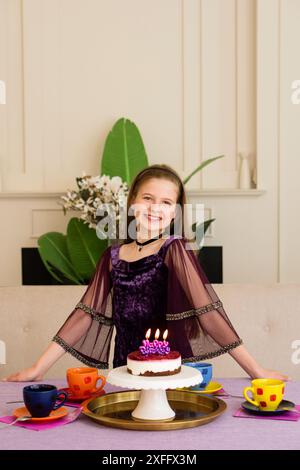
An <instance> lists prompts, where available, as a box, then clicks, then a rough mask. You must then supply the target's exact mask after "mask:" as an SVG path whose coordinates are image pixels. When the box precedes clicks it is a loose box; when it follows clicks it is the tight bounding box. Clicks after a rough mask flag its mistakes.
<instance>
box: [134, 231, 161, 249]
mask: <svg viewBox="0 0 300 470" xmlns="http://www.w3.org/2000/svg"><path fill="white" fill-rule="evenodd" d="M163 235H164V232H162V233H160V234H159V235H158V237H154V238H150V240H147V241H146V242H142V243H141V242H138V241H137V240H135V242H136V244H137V245H139V248H138V251H141V250H142V248H143V246H144V245H148V243H151V242H154V241H155V240H159V238H161V237H162V236H163Z"/></svg>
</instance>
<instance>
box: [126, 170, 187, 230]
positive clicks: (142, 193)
mask: <svg viewBox="0 0 300 470" xmlns="http://www.w3.org/2000/svg"><path fill="white" fill-rule="evenodd" d="M177 198H178V188H177V186H176V184H175V183H173V182H172V181H170V180H168V179H163V178H149V179H148V180H146V181H145V182H144V183H142V185H141V186H140V188H139V190H138V193H137V195H136V198H135V200H134V201H133V210H134V216H135V218H136V221H137V224H138V225H139V226H140V228H141V229H143V231H145V230H146V231H147V232H148V233H149V234H151V233H153V234H155V233H157V232H158V231H159V232H160V231H161V230H163V229H164V228H165V227H168V225H169V224H170V223H171V220H172V219H173V218H174V217H175V210H176V202H177Z"/></svg>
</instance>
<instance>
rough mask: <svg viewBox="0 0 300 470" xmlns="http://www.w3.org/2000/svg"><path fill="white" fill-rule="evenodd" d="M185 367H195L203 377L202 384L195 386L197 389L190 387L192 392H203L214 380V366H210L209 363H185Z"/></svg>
mask: <svg viewBox="0 0 300 470" xmlns="http://www.w3.org/2000/svg"><path fill="white" fill-rule="evenodd" d="M184 365H185V366H190V367H194V368H195V369H197V370H199V372H201V374H202V377H203V381H202V382H201V384H198V385H195V387H190V388H191V390H203V389H204V388H206V387H207V385H208V384H209V382H210V381H211V379H212V368H213V366H212V364H208V363H207V362H185V364H184Z"/></svg>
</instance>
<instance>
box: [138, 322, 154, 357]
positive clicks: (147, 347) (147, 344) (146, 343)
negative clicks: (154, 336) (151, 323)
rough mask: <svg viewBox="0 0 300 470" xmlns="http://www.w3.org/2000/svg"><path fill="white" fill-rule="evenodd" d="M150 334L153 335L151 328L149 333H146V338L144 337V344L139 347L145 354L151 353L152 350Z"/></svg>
mask: <svg viewBox="0 0 300 470" xmlns="http://www.w3.org/2000/svg"><path fill="white" fill-rule="evenodd" d="M150 335H151V328H149V330H147V333H146V335H145V338H146V339H143V341H142V346H140V347H139V350H140V352H141V353H142V354H143V355H144V356H146V355H148V354H150V350H151V346H152V343H150V341H149V338H150Z"/></svg>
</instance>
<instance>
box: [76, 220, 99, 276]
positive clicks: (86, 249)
mask: <svg viewBox="0 0 300 470" xmlns="http://www.w3.org/2000/svg"><path fill="white" fill-rule="evenodd" d="M107 246H108V242H107V239H106V240H100V238H98V237H97V234H96V230H95V229H93V228H89V226H88V224H85V223H84V222H83V220H81V219H78V218H77V217H73V218H72V219H70V221H69V223H68V227H67V247H68V252H69V256H70V260H71V262H72V265H73V267H74V268H75V270H76V271H77V272H78V273H79V275H80V276H81V277H83V278H84V279H90V278H91V277H92V275H93V274H94V272H95V269H96V265H97V262H98V260H99V259H100V257H101V256H102V253H103V252H104V250H105V249H106V248H107Z"/></svg>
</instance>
